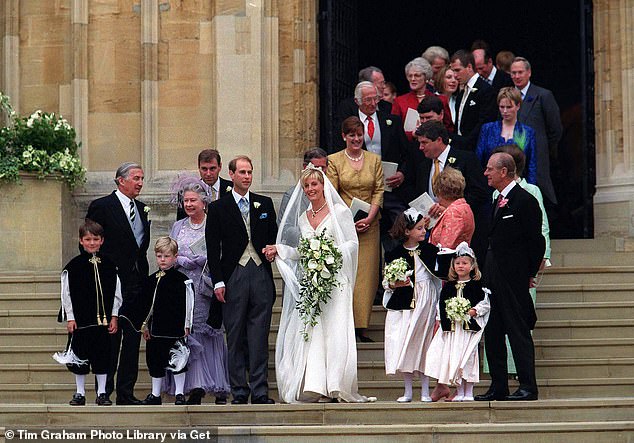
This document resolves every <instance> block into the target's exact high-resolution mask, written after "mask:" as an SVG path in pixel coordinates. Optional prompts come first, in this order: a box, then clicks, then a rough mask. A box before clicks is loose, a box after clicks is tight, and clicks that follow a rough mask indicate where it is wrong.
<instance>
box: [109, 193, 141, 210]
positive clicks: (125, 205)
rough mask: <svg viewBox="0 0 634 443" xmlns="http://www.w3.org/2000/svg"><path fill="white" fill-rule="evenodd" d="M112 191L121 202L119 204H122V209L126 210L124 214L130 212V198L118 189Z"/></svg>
mask: <svg viewBox="0 0 634 443" xmlns="http://www.w3.org/2000/svg"><path fill="white" fill-rule="evenodd" d="M114 193H115V195H116V196H117V198H118V199H119V201H120V202H121V206H123V209H124V211H125V212H126V214H127V213H128V212H130V202H131V201H132V199H131V198H130V197H128V196H127V195H125V194H124V193H123V192H121V191H119V190H118V189H117V190H116V191H114ZM135 206H136V204H135Z"/></svg>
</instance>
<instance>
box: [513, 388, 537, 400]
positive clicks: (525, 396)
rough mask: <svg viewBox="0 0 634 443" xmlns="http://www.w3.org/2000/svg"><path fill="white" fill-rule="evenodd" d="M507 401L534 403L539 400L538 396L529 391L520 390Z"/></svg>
mask: <svg viewBox="0 0 634 443" xmlns="http://www.w3.org/2000/svg"><path fill="white" fill-rule="evenodd" d="M506 400H507V401H532V400H537V394H535V393H534V392H530V391H527V390H526V389H518V390H517V391H515V392H513V393H512V394H511V395H507V396H506Z"/></svg>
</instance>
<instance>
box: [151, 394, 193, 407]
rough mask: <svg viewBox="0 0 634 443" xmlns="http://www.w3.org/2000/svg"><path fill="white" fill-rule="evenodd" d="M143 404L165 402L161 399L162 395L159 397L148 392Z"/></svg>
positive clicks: (153, 404) (157, 404) (154, 404)
mask: <svg viewBox="0 0 634 443" xmlns="http://www.w3.org/2000/svg"><path fill="white" fill-rule="evenodd" d="M183 397H184V396H183ZM141 404H142V405H144V406H159V405H161V404H163V402H162V401H161V397H160V396H159V397H157V396H155V395H152V394H148V395H147V397H145V400H143V401H142V402H141Z"/></svg>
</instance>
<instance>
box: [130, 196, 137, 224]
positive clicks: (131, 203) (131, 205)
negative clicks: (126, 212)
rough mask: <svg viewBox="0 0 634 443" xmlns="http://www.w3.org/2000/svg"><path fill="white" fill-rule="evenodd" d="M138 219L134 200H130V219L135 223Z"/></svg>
mask: <svg viewBox="0 0 634 443" xmlns="http://www.w3.org/2000/svg"><path fill="white" fill-rule="evenodd" d="M135 219H136V211H135V210H134V200H130V221H131V222H132V223H134V220H135Z"/></svg>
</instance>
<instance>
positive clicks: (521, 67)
mask: <svg viewBox="0 0 634 443" xmlns="http://www.w3.org/2000/svg"><path fill="white" fill-rule="evenodd" d="M511 78H512V79H513V83H514V84H515V87H516V88H517V89H519V90H520V92H521V93H522V106H521V107H520V110H519V111H518V113H517V120H519V122H520V123H523V124H525V125H527V126H530V127H531V128H533V130H534V131H535V147H536V148H537V185H538V186H539V189H540V190H541V191H542V194H543V195H544V197H546V200H547V202H549V204H547V205H546V209H547V210H548V209H549V208H552V205H555V204H557V197H556V195H555V188H554V187H553V182H552V180H551V179H550V157H551V156H553V157H555V156H556V155H557V149H558V144H559V140H560V139H561V134H562V133H563V127H562V125H561V116H560V114H559V106H557V102H556V101H555V97H554V96H553V93H552V92H550V91H549V90H548V89H544V88H540V87H539V86H536V85H534V84H533V83H531V81H530V78H531V65H530V63H529V62H528V60H526V59H525V58H524V57H515V59H514V60H513V63H512V64H511Z"/></svg>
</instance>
